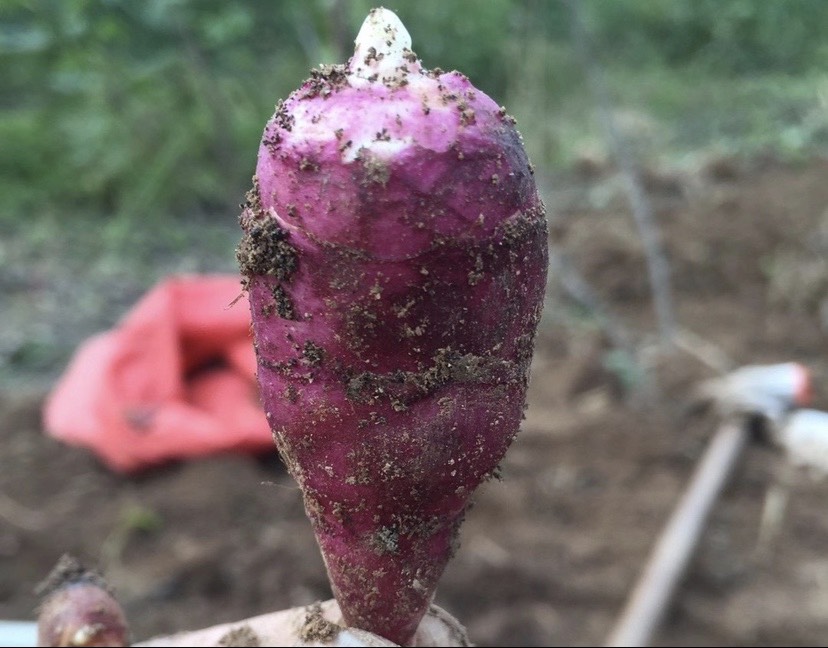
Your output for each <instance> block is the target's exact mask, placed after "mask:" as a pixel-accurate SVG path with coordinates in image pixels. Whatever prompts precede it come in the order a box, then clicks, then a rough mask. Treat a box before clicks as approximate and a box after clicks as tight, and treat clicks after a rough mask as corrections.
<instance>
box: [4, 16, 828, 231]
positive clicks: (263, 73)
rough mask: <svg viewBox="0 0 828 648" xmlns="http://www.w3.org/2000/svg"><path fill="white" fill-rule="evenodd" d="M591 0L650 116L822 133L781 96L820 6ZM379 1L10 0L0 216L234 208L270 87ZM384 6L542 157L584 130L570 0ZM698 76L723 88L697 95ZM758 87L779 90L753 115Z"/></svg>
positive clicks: (800, 94) (789, 134) (714, 128)
mask: <svg viewBox="0 0 828 648" xmlns="http://www.w3.org/2000/svg"><path fill="white" fill-rule="evenodd" d="M583 2H584V5H585V9H586V11H585V14H586V17H587V21H588V24H587V27H588V29H589V31H590V32H591V34H592V37H593V38H594V44H595V51H596V52H597V54H598V56H599V59H600V60H601V62H602V63H603V64H604V65H605V66H607V68H608V70H609V72H610V73H611V74H610V76H611V78H612V79H614V80H620V81H619V82H618V83H616V84H615V85H616V86H618V87H617V88H616V90H617V97H618V98H619V99H621V100H623V101H627V100H630V101H633V102H634V101H635V98H636V97H637V96H646V97H648V98H650V99H651V100H652V101H653V102H654V103H653V104H652V105H648V106H647V109H648V112H654V113H655V114H657V115H660V116H662V117H663V118H665V119H677V120H678V119H682V120H683V119H687V120H689V121H688V123H689V124H690V129H689V130H690V132H693V131H694V129H695V131H703V132H704V133H705V134H706V135H705V136H707V137H713V138H715V137H719V136H724V137H730V136H731V135H732V136H733V137H736V138H739V137H742V136H746V137H748V138H754V139H756V138H757V134H759V135H758V140H760V141H763V142H764V141H765V140H764V139H762V138H763V137H765V136H766V135H768V133H771V132H772V131H774V130H778V131H779V132H780V133H783V134H781V135H779V136H778V137H775V139H774V137H770V141H771V144H774V143H780V142H781V146H783V148H784V147H785V146H788V147H793V148H802V147H803V146H807V144H808V143H809V142H810V141H812V139H818V140H824V139H825V133H824V123H823V122H822V121H820V120H819V119H816V120H814V119H811V121H810V122H808V123H806V124H805V125H803V124H802V120H800V119H798V118H796V115H795V113H796V111H801V110H803V108H802V106H803V104H802V101H801V100H804V101H805V102H806V104H807V103H808V102H810V101H811V99H810V97H807V96H805V95H807V85H803V83H802V79H799V80H794V85H796V84H797V83H798V85H796V92H795V93H794V94H793V96H789V95H788V94H787V90H788V88H789V87H790V84H789V83H787V81H786V79H787V80H790V79H792V75H793V74H794V73H796V74H804V73H806V72H809V71H814V70H817V71H820V73H821V71H822V70H824V69H825V67H826V64H828V32H826V31H825V30H824V29H823V25H826V24H828V2H824V0H765V1H763V2H758V1H754V0H614V1H609V0H583ZM373 4H375V3H372V2H370V1H369V0H282V1H278V2H277V1H263V0H144V1H142V2H135V1H131V0H5V2H3V3H2V4H0V62H2V67H3V75H2V77H0V78H2V81H0V83H2V84H3V88H2V91H0V141H2V142H3V146H2V147H0V226H3V223H5V224H6V226H8V224H9V223H10V222H13V221H15V222H16V221H19V220H21V219H22V218H23V215H25V216H26V218H31V217H38V216H40V215H43V214H50V215H52V216H66V215H69V214H72V213H79V212H87V213H93V214H100V215H106V216H107V217H110V219H111V217H113V216H115V217H117V218H116V219H115V220H127V221H134V220H140V221H142V222H145V223H146V222H148V221H149V222H155V223H157V222H159V221H161V220H162V219H165V218H169V217H170V216H175V215H184V214H192V213H194V212H205V213H215V212H222V213H224V214H226V213H228V212H235V211H236V207H235V203H237V202H238V201H239V199H240V197H241V196H242V195H243V192H244V190H245V187H246V185H247V184H248V183H249V179H250V175H251V174H252V172H253V169H254V164H255V151H256V148H257V144H258V141H259V138H260V136H261V129H262V126H263V125H264V123H265V121H266V120H267V118H268V117H269V116H270V114H271V113H272V110H273V103H274V101H275V100H276V99H277V98H279V97H284V96H285V95H286V94H287V93H288V92H290V90H291V89H293V88H294V87H296V85H297V84H298V82H299V81H300V80H301V79H303V78H304V77H305V76H306V75H307V72H308V68H310V67H312V66H314V65H316V64H318V63H321V62H325V63H330V62H336V61H343V60H345V59H346V58H347V56H348V55H349V51H350V48H351V43H352V40H353V36H354V34H355V33H356V31H357V29H358V28H359V25H360V23H361V21H362V19H363V18H364V16H365V14H366V13H367V11H368V9H369V8H370V7H371V6H372V5H373ZM386 4H387V6H388V7H389V8H391V9H394V10H396V11H397V12H398V13H399V14H400V16H401V18H402V19H403V21H404V22H405V23H406V25H407V26H408V27H409V30H410V31H411V33H412V35H413V37H414V47H415V49H416V51H417V52H418V54H420V56H421V57H422V58H423V60H424V62H425V64H426V65H427V66H429V67H434V66H439V67H442V68H445V69H451V68H456V69H460V70H462V71H464V72H465V73H466V74H468V75H469V77H470V78H471V79H472V81H473V82H474V83H475V84H476V85H477V86H478V87H480V88H481V89H483V90H485V91H486V92H488V93H489V94H491V95H492V96H493V97H494V98H495V100H497V101H499V102H501V103H503V104H505V105H507V106H508V107H509V109H510V111H511V112H513V113H514V114H515V115H516V116H517V117H518V119H519V122H520V124H521V128H522V130H523V132H524V134H528V133H532V137H531V138H527V145H528V147H529V149H530V154H531V155H532V157H533V158H534V159H535V160H536V163H538V164H540V165H544V166H548V165H553V164H561V163H566V162H567V161H568V159H569V156H570V154H571V151H572V149H573V147H574V146H576V145H577V144H576V143H577V141H578V139H579V138H581V139H583V137H587V138H588V137H590V136H593V135H594V133H592V130H591V126H590V125H589V117H590V115H589V108H590V101H591V99H590V97H589V95H588V94H587V93H586V91H585V89H584V84H583V73H582V69H581V66H580V63H579V62H578V61H577V60H576V58H575V57H574V56H573V52H572V46H571V41H570V25H569V13H568V9H567V6H566V4H565V3H564V2H561V1H559V0H487V1H486V2H480V1H479V0H452V1H451V2H446V1H445V0H419V1H418V2H416V3H415V2H411V1H410V0H408V1H403V0H389V1H388V2H387V3H386ZM746 74H751V75H754V76H756V77H758V76H761V75H765V76H767V75H768V74H772V75H775V76H773V77H772V78H773V79H774V80H773V81H772V84H773V86H772V88H771V87H769V86H768V85H767V84H765V86H762V85H761V83H758V82H757V84H756V85H754V88H753V90H750V89H746V90H745V91H744V92H742V90H739V91H738V92H741V93H742V96H741V100H743V101H744V102H745V104H744V111H746V112H744V115H741V114H740V111H742V108H741V107H740V108H739V109H738V110H735V109H734V105H733V104H732V103H730V102H731V100H732V99H733V93H732V92H731V91H732V90H733V88H734V87H735V86H733V84H732V83H730V82H729V81H727V79H734V78H738V79H741V78H742V77H743V76H744V75H746ZM645 76H646V78H645ZM769 78H770V77H769ZM688 79H690V82H689V83H688ZM654 83H656V84H662V85H661V86H660V88H653V87H652V86H653V84H654ZM691 84H692V85H691ZM705 84H707V85H708V86H709V87H710V88H716V89H717V92H718V93H717V94H716V93H713V92H712V90H711V92H708V93H707V98H705V92H703V91H702V92H695V91H696V90H699V89H701V90H703V89H704V87H705ZM719 91H720V92H719ZM694 92H695V94H693V93H694ZM757 97H758V98H759V100H760V101H767V102H773V106H771V103H768V104H767V108H766V109H765V108H763V109H762V110H759V111H758V112H756V111H753V105H755V101H756V99H757ZM737 98H738V97H737ZM751 101H753V102H754V104H750V102H751ZM694 104H695V105H699V106H701V107H702V108H704V107H707V106H709V105H711V104H712V105H715V106H718V107H719V112H718V113H717V115H718V116H716V115H714V116H713V117H714V118H713V119H712V120H711V119H710V117H711V113H710V110H707V111H706V112H705V111H701V113H699V112H693V111H692V110H690V109H689V108H688V105H690V106H692V105H694ZM762 105H763V106H764V104H762ZM809 109H810V108H809V107H807V106H806V108H804V110H806V111H807V110H809ZM791 111H793V118H791V119H788V122H789V123H787V124H786V125H784V126H783V127H782V128H777V126H778V122H777V121H776V120H777V119H778V118H781V119H783V121H784V119H785V118H786V116H787V117H791V115H792V113H791ZM780 113H782V116H781V117H780ZM694 114H695V115H699V114H703V115H704V119H703V120H699V119H696V120H695V121H694V119H693V115H694ZM702 121H703V123H702ZM806 121H807V120H806ZM809 124H810V125H809ZM679 130H680V129H677V131H676V132H679ZM685 130H686V129H685ZM677 139H678V140H681V139H682V138H681V137H680V136H679V137H678V138H677ZM684 139H690V138H689V137H685V138H684ZM765 139H768V137H765ZM777 140H778V141H777ZM668 143H669V142H668Z"/></svg>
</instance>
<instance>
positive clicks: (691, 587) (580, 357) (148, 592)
mask: <svg viewBox="0 0 828 648" xmlns="http://www.w3.org/2000/svg"><path fill="white" fill-rule="evenodd" d="M645 179H646V181H647V187H648V189H649V191H650V192H651V195H652V197H653V199H654V205H655V207H656V212H657V216H658V219H659V223H660V225H661V227H662V228H663V234H664V240H665V242H666V247H667V250H668V254H669V261H670V265H671V268H672V272H673V286H674V296H675V301H676V304H677V311H678V320H679V321H680V323H681V325H682V326H683V327H685V328H687V329H689V330H691V331H692V332H694V333H696V334H698V335H700V336H702V337H703V338H704V339H705V340H706V341H707V342H709V343H711V344H712V345H714V347H716V348H717V349H718V350H719V353H720V354H722V355H724V356H727V357H729V358H730V359H731V360H732V361H733V362H734V363H735V364H736V365H742V364H753V363H763V362H781V361H788V360H797V361H801V362H803V363H805V364H807V365H808V366H809V367H811V368H812V369H813V371H814V373H815V375H816V377H817V389H816V391H817V399H816V405H817V406H818V407H821V408H828V397H826V395H827V394H828V390H826V387H825V378H828V351H827V350H828V347H826V341H828V262H826V259H828V211H827V208H828V163H826V162H825V161H820V160H817V161H811V162H809V163H807V164H801V165H798V166H790V165H782V164H780V163H777V162H774V161H772V160H765V161H759V162H757V161H754V162H752V163H749V164H747V163H739V162H736V161H732V160H717V161H715V163H711V164H709V165H707V166H706V167H705V168H703V169H701V170H700V171H698V172H696V173H692V174H681V173H659V174H656V173H649V174H647V175H646V177H645ZM617 186H618V182H617V178H615V177H614V176H613V175H612V174H611V173H610V171H609V170H602V169H598V170H597V172H596V170H595V169H591V170H590V176H589V178H587V177H586V176H580V177H579V176H568V177H561V178H554V179H552V180H551V181H550V187H551V191H550V199H549V200H548V203H549V206H550V207H551V208H552V209H551V211H552V216H553V219H554V220H553V222H554V224H555V225H554V227H553V231H554V232H555V240H556V245H558V246H559V247H560V249H562V250H565V252H566V254H567V256H568V257H569V258H571V259H572V260H573V261H574V264H575V266H577V268H579V270H580V271H581V272H582V273H583V274H584V276H585V277H586V279H587V280H588V282H589V284H590V285H591V286H592V287H593V288H594V289H595V290H596V291H597V293H598V294H599V295H600V297H601V298H602V299H603V301H604V303H605V304H606V305H607V306H608V308H609V309H611V310H612V311H613V312H614V313H615V315H616V316H617V318H618V321H621V322H623V323H624V326H625V328H626V329H627V330H628V331H632V332H633V334H634V335H633V337H634V339H635V340H636V341H637V342H638V343H639V344H638V345H637V348H639V349H641V348H642V346H641V342H642V341H645V336H644V335H643V332H645V331H651V330H653V323H652V317H651V314H650V312H651V308H650V297H649V284H648V282H647V275H646V267H645V264H644V257H643V255H642V253H641V250H640V245H639V239H638V237H637V236H636V233H635V229H634V227H633V226H632V224H631V219H630V218H629V214H628V212H627V209H626V202H625V201H624V197H623V194H621V193H619V192H618V190H617ZM91 332H92V331H90V333H91ZM610 337H611V335H610V334H608V333H607V332H606V331H602V330H601V329H600V327H599V326H598V325H597V324H596V320H595V318H593V317H590V316H589V313H586V312H584V311H583V309H579V308H576V307H575V306H574V305H573V303H572V301H571V299H569V298H568V297H567V296H566V295H564V294H563V292H562V291H561V290H560V289H559V287H558V284H557V282H553V284H552V285H551V286H550V300H549V308H548V312H547V315H546V318H545V320H544V323H543V325H542V330H541V333H540V336H539V339H538V344H537V352H536V357H535V363H534V367H533V381H532V387H531V393H530V407H529V410H528V412H527V418H526V421H525V426H524V430H523V432H522V433H521V435H520V436H519V438H518V440H517V441H516V442H515V444H514V446H513V447H512V449H511V450H510V452H509V454H508V455H507V458H506V460H505V461H504V464H503V481H502V482H493V483H490V484H488V485H486V486H485V487H484V488H483V489H481V491H480V492H479V493H478V495H477V497H476V504H475V506H474V508H473V509H472V510H471V511H470V513H469V514H468V516H467V521H466V524H465V526H464V528H463V532H462V537H461V539H462V546H461V548H460V551H459V552H458V554H457V556H456V557H455V559H454V560H453V562H452V563H451V564H450V566H449V568H448V570H447V572H446V574H445V576H444V578H443V580H442V582H441V586H440V588H439V589H438V592H437V599H436V602H437V603H438V604H439V605H441V606H442V607H444V608H446V609H447V610H448V611H450V612H451V613H453V614H455V615H456V616H457V617H458V618H459V619H461V620H462V621H463V622H464V623H465V624H466V625H467V627H468V630H469V634H470V637H471V639H472V640H473V641H474V642H476V643H477V644H479V645H529V646H542V645H596V644H600V642H601V641H602V640H603V639H604V638H605V637H606V636H607V634H608V632H609V630H610V628H611V626H612V623H613V621H614V619H615V618H616V615H617V614H618V612H619V611H620V608H621V606H622V605H623V603H624V600H625V598H626V596H627V594H628V592H629V590H630V588H631V587H632V585H633V583H634V582H635V579H636V577H637V575H638V574H639V572H640V570H641V568H642V566H643V564H644V561H645V559H646V557H647V555H648V552H649V550H650V548H651V546H652V543H653V542H654V540H655V538H656V535H657V533H658V531H659V530H660V528H661V527H662V525H663V523H664V521H665V520H666V518H667V516H668V515H669V513H670V511H671V510H672V507H673V506H674V504H675V503H676V500H677V498H678V497H679V495H680V493H681V491H682V488H683V487H684V486H685V484H686V482H687V480H688V478H689V475H690V473H691V471H692V469H693V466H694V465H695V462H696V461H697V459H698V458H699V456H700V455H701V453H702V452H703V451H704V448H705V445H706V442H707V440H708V439H709V438H710V436H711V434H712V433H713V431H714V430H715V428H716V424H717V420H716V418H715V416H713V415H710V414H706V415H703V414H692V413H689V412H688V408H687V403H688V392H689V389H690V387H691V386H692V384H693V383H694V381H696V380H698V379H700V378H704V377H707V376H710V375H712V371H711V370H710V369H709V368H708V367H706V366H705V365H704V364H703V363H701V362H699V361H698V360H697V359H696V358H695V357H694V356H693V355H692V354H688V353H685V352H676V353H674V354H672V355H669V354H668V355H665V354H656V353H653V352H652V346H651V348H650V349H649V352H646V351H647V349H646V348H645V349H644V351H645V352H641V353H638V354H636V355H633V356H624V355H622V354H619V353H617V352H616V353H609V351H610V345H609V342H608V341H607V340H608V339H609V338H610ZM625 358H626V359H625ZM642 366H643V367H645V368H646V370H647V373H646V376H648V377H649V378H648V379H646V380H643V379H642V378H641V377H640V373H641V367H642ZM637 376H638V377H637ZM642 380H643V381H642ZM43 396H44V394H43V392H42V390H41V391H39V390H32V389H30V390H20V389H12V388H6V389H5V390H4V391H3V392H2V393H0V448H2V452H0V619H26V618H33V614H34V613H33V610H34V607H35V605H36V601H35V598H34V595H33V589H34V587H35V585H36V583H37V582H38V581H39V580H40V579H42V578H43V577H44V576H46V574H47V573H48V572H49V570H50V568H51V567H52V566H53V565H54V564H55V562H56V561H57V559H58V558H59V556H60V555H61V554H62V553H63V552H72V553H74V554H76V555H78V556H79V557H81V558H82V559H84V560H86V561H88V562H89V563H91V564H96V565H100V566H101V567H102V568H103V569H104V570H105V572H106V574H107V576H108V578H109V580H110V582H111V584H112V585H113V586H114V587H115V589H116V591H117V593H118V596H119V598H120V600H121V601H122V603H123V605H124V608H125V610H126V613H127V616H128V618H129V619H130V620H131V624H132V629H133V635H134V637H135V638H136V639H144V638H148V637H150V636H152V635H155V634H159V633H168V632H171V631H175V630H179V629H185V628H196V627H201V626H205V625H211V624H214V623H218V622H222V621H231V620H237V619H240V618H242V617H245V616H249V615H254V614H259V613H263V612H266V611H271V610H277V609H282V608H286V607H290V606H295V605H301V604H307V603H311V602H313V601H315V600H317V599H325V598H329V597H330V591H329V588H328V584H327V580H326V576H325V572H324V567H323V564H322V560H321V558H320V556H319V553H318V550H317V547H316V545H315V541H314V539H313V536H312V533H311V531H310V526H309V524H308V522H307V520H306V519H305V516H304V513H303V511H302V506H301V501H300V494H299V492H298V490H297V489H296V487H295V486H294V484H293V483H292V481H291V480H290V478H289V477H288V476H287V475H286V473H285V471H284V469H283V467H282V466H281V464H280V462H279V460H278V458H276V456H275V453H274V455H273V456H269V457H264V458H248V457H242V456H224V457H216V458H213V459H210V460H206V461H199V462H192V463H178V464H174V465H169V466H167V467H164V468H161V469H157V470H153V471H150V472H148V473H146V474H143V475H141V476H139V477H131V478H125V477H122V476H118V475H114V474H111V473H109V472H107V471H106V470H105V469H104V468H103V467H102V466H101V464H99V463H98V462H97V461H96V460H95V458H94V457H92V456H91V455H89V454H88V453H86V452H85V451H82V450H77V449H71V448H66V447H63V446H61V445H59V444H58V443H57V442H55V441H53V440H51V439H49V438H47V437H46V436H44V435H43V434H42V431H41V424H40V407H41V403H42V399H43ZM787 466H788V464H787V462H786V459H785V457H784V456H783V455H782V454H781V452H780V451H778V450H775V449H773V448H771V447H769V446H768V445H765V444H762V443H760V442H758V441H757V442H756V443H754V444H752V445H751V446H750V447H749V449H748V451H747V453H746V455H745V457H744V458H743V460H742V462H741V463H740V465H739V468H738V470H737V472H736V474H735V475H734V478H733V480H732V482H731V484H730V486H729V487H728V488H727V490H726V492H725V493H724V495H723V496H722V498H721V500H720V501H719V503H718V504H717V506H716V509H715V511H714V513H713V515H712V518H711V520H710V522H709V524H708V525H707V528H706V532H705V535H704V538H703V540H702V542H701V546H700V548H699V551H698V554H697V556H696V558H695V560H694V561H693V564H692V566H691V568H690V572H689V574H688V576H687V578H686V580H685V582H684V583H683V585H682V587H681V589H680V591H679V592H678V594H677V597H676V600H675V601H674V604H673V606H672V609H671V613H670V615H669V617H668V618H667V620H666V622H665V624H664V626H663V627H662V629H661V632H660V633H659V635H658V637H657V643H658V644H659V645H667V646H673V645H676V646H677V645H709V646H721V645H734V646H735V645H747V644H753V645H778V646H790V645H817V644H824V643H825V641H826V637H828V555H827V554H826V553H825V550H826V547H828V512H826V504H825V503H826V502H828V482H826V481H815V480H813V479H811V478H810V476H809V475H807V474H805V473H803V472H801V471H799V470H795V471H791V470H790V469H789V468H788V467H787ZM783 484H787V486H786V487H785V488H787V489H788V490H787V495H788V501H787V507H786V509H785V511H784V517H783V519H782V523H781V525H779V526H773V525H767V524H765V525H763V524H762V522H761V520H762V513H763V508H764V507H765V503H766V501H767V498H768V495H769V493H771V494H774V493H775V494H776V495H777V496H778V495H779V493H780V492H782V491H781V490H780V489H781V488H782V485H783Z"/></svg>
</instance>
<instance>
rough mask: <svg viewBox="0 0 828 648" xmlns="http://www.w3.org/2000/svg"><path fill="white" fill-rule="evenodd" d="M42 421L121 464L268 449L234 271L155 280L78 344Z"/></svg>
mask: <svg viewBox="0 0 828 648" xmlns="http://www.w3.org/2000/svg"><path fill="white" fill-rule="evenodd" d="M44 423H45V427H46V431H47V432H48V433H49V434H50V435H52V436H53V437H55V438H57V439H60V440H61V441H64V442H66V443H69V444H72V445H79V446H84V447H87V448H90V449H92V450H93V451H94V452H95V453H96V454H97V455H98V456H99V457H100V458H101V459H102V460H103V461H104V462H105V463H106V464H107V465H108V466H109V467H110V468H112V469H114V470H117V471H121V472H131V471H136V470H140V469H142V468H146V467H148V466H151V465H154V464H158V463H162V462H164V461H167V460H169V459H180V458H186V457H197V456H203V455H208V454H212V453H217V452H224V451H251V452H258V451H265V450H271V449H273V448H274V445H273V441H272V439H271V435H270V429H269V427H268V424H267V420H266V419H265V415H264V412H263V410H262V407H261V404H260V402H259V397H258V387H257V383H256V358H255V354H254V351H253V342H252V338H251V335H250V310H249V306H248V303H247V299H246V297H244V296H243V295H242V292H241V287H240V283H239V278H238V277H235V276H223V275H212V276H197V275H196V276H177V277H172V278H169V279H167V280H165V281H162V282H161V283H159V284H158V285H157V286H155V287H154V288H153V289H152V290H151V291H150V292H149V293H147V294H146V295H145V296H144V297H143V298H142V299H141V300H140V301H139V302H138V303H137V304H136V305H135V306H134V307H133V308H132V309H131V310H130V311H129V313H127V315H126V316H125V317H124V319H123V320H122V322H121V323H120V324H119V325H118V326H117V327H116V328H115V329H113V330H111V331H107V332H106V333H101V334H99V335H96V336H93V337H92V338H90V339H89V340H87V341H86V342H84V343H83V344H82V345H81V346H80V347H79V348H78V350H77V352H76V353H75V355H74V357H73V358H72V361H71V362H70V364H69V367H68V368H67V370H66V372H65V373H64V375H63V376H62V377H61V378H60V380H59V381H58V384H57V385H56V387H55V388H54V390H53V391H52V393H51V394H50V395H49V398H48V399H47V401H46V405H45V410H44Z"/></svg>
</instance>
